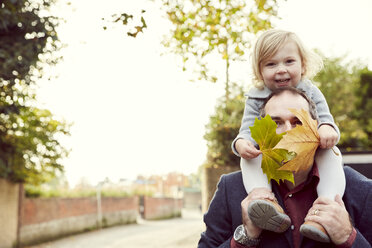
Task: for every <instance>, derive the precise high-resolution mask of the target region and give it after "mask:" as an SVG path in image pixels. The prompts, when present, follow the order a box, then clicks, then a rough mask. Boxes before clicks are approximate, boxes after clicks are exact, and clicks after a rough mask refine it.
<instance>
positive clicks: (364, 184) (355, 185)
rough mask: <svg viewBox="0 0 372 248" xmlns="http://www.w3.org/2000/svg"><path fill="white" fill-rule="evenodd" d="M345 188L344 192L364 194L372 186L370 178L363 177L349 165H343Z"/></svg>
mask: <svg viewBox="0 0 372 248" xmlns="http://www.w3.org/2000/svg"><path fill="white" fill-rule="evenodd" d="M344 171H345V178H346V189H345V193H346V194H350V195H359V194H363V195H364V194H366V193H367V192H370V190H371V188H372V180H371V179H369V178H367V177H365V176H364V175H362V174H361V173H359V172H358V171H356V170H354V169H352V168H351V167H349V166H344Z"/></svg>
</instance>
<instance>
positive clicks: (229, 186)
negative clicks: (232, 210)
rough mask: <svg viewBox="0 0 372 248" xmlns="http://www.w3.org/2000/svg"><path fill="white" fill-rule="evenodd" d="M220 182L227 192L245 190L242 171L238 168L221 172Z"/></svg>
mask: <svg viewBox="0 0 372 248" xmlns="http://www.w3.org/2000/svg"><path fill="white" fill-rule="evenodd" d="M220 183H222V184H223V187H225V188H226V190H227V192H230V193H231V191H232V192H241V191H244V192H245V189H244V184H243V177H242V172H241V171H240V170H239V171H234V172H231V173H228V174H223V175H222V176H221V178H220Z"/></svg>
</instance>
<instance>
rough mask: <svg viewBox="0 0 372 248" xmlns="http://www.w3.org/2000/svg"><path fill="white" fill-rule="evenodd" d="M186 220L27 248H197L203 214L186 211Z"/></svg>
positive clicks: (111, 230)
mask: <svg viewBox="0 0 372 248" xmlns="http://www.w3.org/2000/svg"><path fill="white" fill-rule="evenodd" d="M182 215H183V217H182V218H175V219H169V220H157V221H145V220H139V221H138V224H132V225H123V226H116V227H110V228H105V229H102V230H97V231H91V232H87V233H83V234H78V235H74V236H69V237H66V238H62V239H59V240H56V241H52V242H47V243H43V244H40V245H35V246H28V247H27V248H86V247H89V248H138V247H143V248H145V247H153V248H157V247H159V248H178V247H179V248H195V247H196V246H197V242H198V240H199V237H200V233H201V232H202V231H203V230H204V224H203V222H202V214H201V213H200V212H198V211H197V210H195V211H190V210H184V211H183V212H182Z"/></svg>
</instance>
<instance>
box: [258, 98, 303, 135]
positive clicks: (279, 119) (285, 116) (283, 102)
mask: <svg viewBox="0 0 372 248" xmlns="http://www.w3.org/2000/svg"><path fill="white" fill-rule="evenodd" d="M290 108H293V109H305V110H307V111H309V103H308V102H307V101H306V100H305V99H304V98H303V97H302V96H301V95H297V94H294V93H292V92H290V91H284V92H283V93H281V94H280V95H276V96H273V97H272V98H271V99H270V100H269V101H268V102H267V103H266V106H265V113H266V114H267V115H270V116H271V118H272V119H273V121H275V123H276V124H277V125H278V127H277V128H276V133H277V134H279V133H283V132H286V131H289V130H291V129H292V128H295V127H296V125H301V124H302V123H301V121H300V120H299V119H298V118H297V117H296V116H295V115H294V114H293V113H292V112H291V111H289V110H288V109H290Z"/></svg>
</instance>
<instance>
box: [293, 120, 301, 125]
mask: <svg viewBox="0 0 372 248" xmlns="http://www.w3.org/2000/svg"><path fill="white" fill-rule="evenodd" d="M294 124H295V125H296V126H297V125H300V126H302V122H301V121H300V120H297V121H295V123H294Z"/></svg>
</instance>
